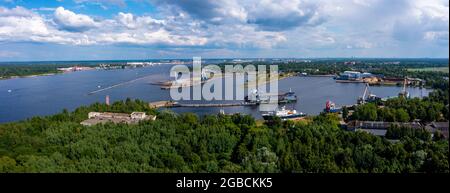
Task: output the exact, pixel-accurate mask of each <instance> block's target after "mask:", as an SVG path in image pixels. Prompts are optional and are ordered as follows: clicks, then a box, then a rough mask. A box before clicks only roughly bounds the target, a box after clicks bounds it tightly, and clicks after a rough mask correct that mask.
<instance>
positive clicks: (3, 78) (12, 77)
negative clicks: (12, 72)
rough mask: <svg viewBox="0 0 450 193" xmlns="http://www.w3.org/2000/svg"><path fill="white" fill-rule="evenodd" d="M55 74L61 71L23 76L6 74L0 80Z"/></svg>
mask: <svg viewBox="0 0 450 193" xmlns="http://www.w3.org/2000/svg"><path fill="white" fill-rule="evenodd" d="M56 74H62V72H55V73H44V74H32V75H24V76H8V77H0V80H9V79H17V78H33V77H39V76H53V75H56Z"/></svg>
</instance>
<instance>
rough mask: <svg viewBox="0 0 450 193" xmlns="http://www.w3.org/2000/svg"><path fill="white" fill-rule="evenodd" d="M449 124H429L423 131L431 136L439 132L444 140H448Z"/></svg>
mask: <svg viewBox="0 0 450 193" xmlns="http://www.w3.org/2000/svg"><path fill="white" fill-rule="evenodd" d="M448 124H449V122H431V123H429V124H427V125H426V126H425V129H426V130H427V131H429V132H431V133H432V134H434V132H440V133H441V134H442V135H443V136H444V137H445V138H446V139H448V127H449V125H448Z"/></svg>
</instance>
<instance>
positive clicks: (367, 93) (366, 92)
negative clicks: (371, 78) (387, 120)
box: [358, 83, 380, 104]
mask: <svg viewBox="0 0 450 193" xmlns="http://www.w3.org/2000/svg"><path fill="white" fill-rule="evenodd" d="M369 89H370V86H369V83H366V87H365V88H364V93H363V95H362V97H359V99H358V104H364V103H366V102H374V101H376V100H378V99H380V98H379V97H377V95H374V94H372V93H371V92H370V90H369Z"/></svg>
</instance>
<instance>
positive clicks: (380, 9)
mask: <svg viewBox="0 0 450 193" xmlns="http://www.w3.org/2000/svg"><path fill="white" fill-rule="evenodd" d="M151 2H153V4H154V6H155V7H156V9H157V10H156V13H145V14H143V15H136V14H134V13H128V12H119V13H117V14H113V15H112V16H110V17H109V18H101V17H95V16H92V15H84V14H80V13H77V12H76V11H74V10H76V9H72V10H69V9H66V8H63V7H59V8H57V9H55V10H54V14H53V15H51V14H41V13H40V12H35V11H39V9H36V10H29V9H26V8H23V7H15V8H5V7H1V6H0V41H3V42H15V41H33V42H49V43H55V44H71V45H110V44H127V45H140V46H158V47H159V48H168V49H169V48H171V50H170V52H176V51H177V50H175V49H173V48H185V49H182V50H181V51H189V49H187V48H193V47H196V48H198V49H200V48H201V49H205V50H206V49H208V50H209V53H214V51H212V50H221V51H224V50H230V52H227V53H236V52H237V50H240V49H246V50H252V49H253V50H267V52H265V53H270V51H272V50H274V52H275V50H277V49H278V50H287V51H289V52H291V53H293V54H298V51H301V53H309V54H311V55H313V56H314V55H326V54H327V53H341V52H346V51H348V52H356V51H358V50H361V51H362V52H364V53H365V54H370V53H373V54H375V53H382V52H389V53H390V54H391V53H392V55H394V54H395V53H407V51H403V50H409V48H410V47H411V46H415V47H416V49H417V50H418V51H417V52H416V53H419V52H420V49H422V50H424V52H428V50H429V48H434V49H435V50H437V48H443V50H448V34H449V30H448V27H449V25H448V22H449V12H448V1H445V0H426V1H410V0H397V1H392V0H352V1H349V0H333V1H330V0H279V1H275V0H247V1H237V0H185V1H179V0H151ZM77 3H83V4H86V3H90V2H87V1H85V0H77ZM91 3H92V2H91ZM93 3H101V4H108V5H118V6H123V5H122V3H125V1H122V0H112V1H107V0H106V1H101V0H98V1H93ZM125 5H126V3H125ZM86 6H87V5H86ZM42 10H44V9H42ZM45 10H46V11H50V9H45ZM46 13H47V12H46ZM94 18H95V19H94ZM30 26H31V27H30ZM347 48H351V49H347ZM280 52H281V51H280ZM362 52H361V53H362ZM298 56H303V55H298Z"/></svg>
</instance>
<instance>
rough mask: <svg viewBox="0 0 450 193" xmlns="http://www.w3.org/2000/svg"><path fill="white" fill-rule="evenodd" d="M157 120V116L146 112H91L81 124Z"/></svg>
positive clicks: (129, 122) (134, 122)
mask: <svg viewBox="0 0 450 193" xmlns="http://www.w3.org/2000/svg"><path fill="white" fill-rule="evenodd" d="M145 120H156V116H154V115H147V114H146V113H144V112H133V113H131V114H126V113H110V112H103V113H101V112H89V114H88V119H87V120H84V121H83V122H81V123H80V124H81V125H84V126H92V125H96V124H99V123H108V122H112V123H125V124H136V123H138V122H139V121H145Z"/></svg>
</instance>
